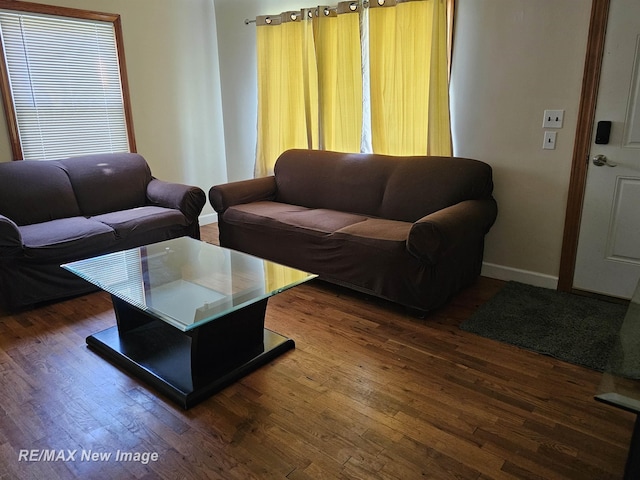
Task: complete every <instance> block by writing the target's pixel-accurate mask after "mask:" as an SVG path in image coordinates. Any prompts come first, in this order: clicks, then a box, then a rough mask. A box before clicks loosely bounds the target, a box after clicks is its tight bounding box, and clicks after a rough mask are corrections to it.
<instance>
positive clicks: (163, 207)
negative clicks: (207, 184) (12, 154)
mask: <svg viewBox="0 0 640 480" xmlns="http://www.w3.org/2000/svg"><path fill="white" fill-rule="evenodd" d="M206 200H207V199H206V195H205V193H204V191H203V190H202V189H200V188H198V187H193V186H189V185H182V184H178V183H171V182H165V181H162V180H158V179H156V178H154V177H153V176H152V175H151V171H150V169H149V165H148V164H147V162H146V161H145V159H144V158H143V157H142V156H140V155H138V154H134V153H113V154H102V155H87V156H82V157H74V158H68V159H65V160H50V161H33V160H22V161H15V162H2V163H0V293H1V294H2V295H1V297H2V300H4V304H5V306H7V307H8V308H9V309H16V308H19V307H25V306H29V305H32V304H35V303H37V302H42V301H47V300H53V299H59V298H63V297H68V296H71V295H77V294H81V293H86V292H89V291H92V290H96V287H94V286H93V285H91V284H90V283H88V282H86V281H84V280H82V279H81V278H80V277H77V276H76V275H73V274H72V273H70V272H67V271H66V270H64V269H62V268H60V265H61V264H62V263H65V262H70V261H73V260H79V259H81V258H86V257H90V256H95V255H100V254H103V253H108V252H113V251H117V250H124V249H127V248H133V247H138V246H141V245H145V244H149V243H154V242H159V241H161V240H168V239H170V238H175V237H181V236H185V235H189V236H192V237H195V238H199V237H200V227H199V224H198V216H199V215H200V212H201V211H202V207H203V206H204V204H205V203H206Z"/></svg>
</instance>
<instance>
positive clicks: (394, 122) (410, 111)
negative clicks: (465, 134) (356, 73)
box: [369, 0, 452, 156]
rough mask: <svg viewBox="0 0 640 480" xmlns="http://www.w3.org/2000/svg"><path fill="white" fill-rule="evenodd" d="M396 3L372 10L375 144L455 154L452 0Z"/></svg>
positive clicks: (396, 151)
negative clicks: (450, 45)
mask: <svg viewBox="0 0 640 480" xmlns="http://www.w3.org/2000/svg"><path fill="white" fill-rule="evenodd" d="M395 4H396V1H393V0H387V1H386V2H385V5H390V6H378V2H371V9H370V12H369V22H370V23H369V38H370V49H369V55H370V69H371V124H372V139H373V150H374V152H375V153H382V154H388V155H426V154H429V155H443V156H450V155H451V150H452V148H451V131H450V121H449V88H448V66H447V33H446V32H447V2H446V0H413V1H404V2H400V1H398V3H397V5H395ZM393 5H395V6H393Z"/></svg>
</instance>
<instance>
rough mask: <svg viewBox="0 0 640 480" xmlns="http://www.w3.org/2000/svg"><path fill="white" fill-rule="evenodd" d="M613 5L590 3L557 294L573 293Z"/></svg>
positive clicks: (597, 0) (605, 0)
mask: <svg viewBox="0 0 640 480" xmlns="http://www.w3.org/2000/svg"><path fill="white" fill-rule="evenodd" d="M610 3H611V0H593V1H592V3H591V20H590V22H589V36H588V40H587V54H586V58H585V63H584V75H583V77H582V93H581V95H580V105H579V110H578V124H577V127H576V137H575V142H574V145H573V160H572V163H571V177H570V180H569V194H568V198H567V208H566V214H565V223H564V236H563V239H562V252H561V255H560V272H559V275H558V290H560V291H563V292H570V291H572V290H573V275H574V271H575V268H576V255H577V252H578V240H579V236H580V221H581V218H582V207H583V203H584V195H585V186H586V183H587V171H588V168H589V152H590V151H591V139H592V135H593V124H594V120H595V113H596V101H597V99H598V87H599V85H600V72H601V70H602V58H603V56H604V42H605V36H606V33H607V20H608V17H609V5H610Z"/></svg>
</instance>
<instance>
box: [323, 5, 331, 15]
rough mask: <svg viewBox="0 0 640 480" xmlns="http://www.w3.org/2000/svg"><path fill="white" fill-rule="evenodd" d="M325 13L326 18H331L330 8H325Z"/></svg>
mask: <svg viewBox="0 0 640 480" xmlns="http://www.w3.org/2000/svg"><path fill="white" fill-rule="evenodd" d="M323 12H324V16H325V17H328V16H329V14H330V13H331V10H329V7H324V10H323Z"/></svg>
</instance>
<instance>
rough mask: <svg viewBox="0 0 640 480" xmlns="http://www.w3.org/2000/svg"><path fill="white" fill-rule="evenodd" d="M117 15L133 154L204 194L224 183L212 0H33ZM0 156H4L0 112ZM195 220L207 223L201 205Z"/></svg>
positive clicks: (209, 214) (208, 212) (7, 153)
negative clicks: (130, 115) (132, 125)
mask: <svg viewBox="0 0 640 480" xmlns="http://www.w3.org/2000/svg"><path fill="white" fill-rule="evenodd" d="M38 3H46V4H50V5H57V6H63V7H73V8H80V9H85V10H96V11H101V12H108V13H117V14H120V15H121V20H122V29H123V37H124V43H125V55H126V64H127V70H128V78H129V88H130V94H131V101H132V110H133V123H134V128H135V135H136V144H137V150H138V152H139V153H140V154H141V155H143V156H144V157H145V158H146V159H147V161H148V162H149V164H150V166H151V171H152V172H153V174H154V175H155V176H156V177H158V178H160V179H162V180H168V181H175V182H182V183H188V184H191V185H197V186H199V187H201V188H202V189H203V190H204V191H205V192H208V191H209V188H210V187H211V186H212V185H214V184H216V183H223V182H225V181H226V180H227V172H226V160H225V150H224V132H223V126H222V100H221V90H220V74H219V67H218V54H217V52H218V48H217V33H216V18H215V11H214V8H213V0H179V1H175V0H39V1H38ZM1 117H2V118H1V119H0V131H1V132H2V134H1V135H0V158H1V159H2V160H3V161H7V160H10V159H11V148H10V144H9V140H8V135H7V134H6V131H7V128H6V123H5V119H4V116H1ZM202 219H203V221H205V222H206V221H215V219H216V217H215V215H213V209H212V208H211V206H210V205H209V204H208V203H207V205H206V206H205V209H204V210H203V217H202Z"/></svg>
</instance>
